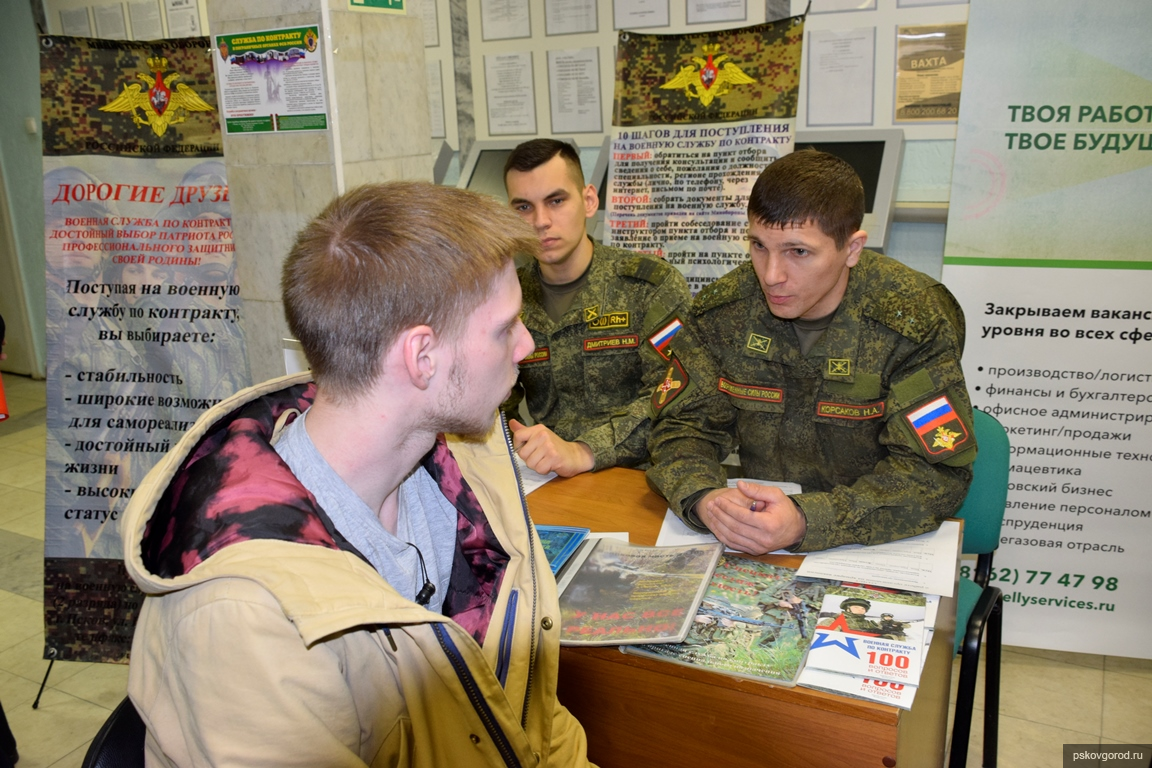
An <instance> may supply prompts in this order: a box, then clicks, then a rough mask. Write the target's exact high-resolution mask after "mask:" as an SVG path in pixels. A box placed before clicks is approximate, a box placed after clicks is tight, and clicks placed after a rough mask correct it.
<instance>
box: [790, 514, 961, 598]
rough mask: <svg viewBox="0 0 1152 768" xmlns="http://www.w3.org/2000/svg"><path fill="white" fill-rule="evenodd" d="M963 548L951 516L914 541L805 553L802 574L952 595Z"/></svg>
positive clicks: (912, 539)
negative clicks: (958, 556)
mask: <svg viewBox="0 0 1152 768" xmlns="http://www.w3.org/2000/svg"><path fill="white" fill-rule="evenodd" d="M959 549H960V524H959V523H958V522H956V521H955V520H945V521H944V523H943V524H942V525H941V526H940V528H939V530H936V531H933V532H931V533H924V534H921V535H919V536H913V537H912V538H910V539H901V540H900V541H893V542H889V543H888V544H877V545H875V546H871V547H864V546H860V545H858V544H852V545H848V546H844V547H837V548H836V549H830V550H827V551H826V552H812V553H810V554H808V555H807V556H805V558H804V563H803V565H801V566H800V575H801V576H811V577H813V578H819V579H836V580H837V581H857V582H863V583H865V584H875V585H876V586H879V587H889V588H892V589H906V590H910V591H912V592H924V593H927V594H930V595H943V596H945V597H951V596H952V592H953V588H954V586H955V578H956V553H957V552H958V551H959Z"/></svg>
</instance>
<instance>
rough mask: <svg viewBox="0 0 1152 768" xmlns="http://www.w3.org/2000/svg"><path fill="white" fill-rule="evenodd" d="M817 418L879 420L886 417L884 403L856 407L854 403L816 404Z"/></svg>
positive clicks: (881, 401)
mask: <svg viewBox="0 0 1152 768" xmlns="http://www.w3.org/2000/svg"><path fill="white" fill-rule="evenodd" d="M816 415H817V416H829V417H831V418H833V419H852V420H854V421H861V420H863V419H878V418H880V417H881V416H883V415H884V401H883V400H880V401H879V402H876V403H867V404H864V405H856V404H853V403H824V402H820V403H817V404H816Z"/></svg>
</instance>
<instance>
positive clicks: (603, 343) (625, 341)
mask: <svg viewBox="0 0 1152 768" xmlns="http://www.w3.org/2000/svg"><path fill="white" fill-rule="evenodd" d="M638 346H640V337H639V336H636V335H635V334H633V335H631V336H601V337H599V338H596V339H584V351H585V352H601V351H603V350H606V349H634V348H636V347H638Z"/></svg>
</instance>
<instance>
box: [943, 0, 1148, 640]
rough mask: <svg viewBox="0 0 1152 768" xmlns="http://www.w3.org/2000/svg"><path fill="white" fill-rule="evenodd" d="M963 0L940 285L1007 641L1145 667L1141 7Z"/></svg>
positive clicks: (1139, 3)
mask: <svg viewBox="0 0 1152 768" xmlns="http://www.w3.org/2000/svg"><path fill="white" fill-rule="evenodd" d="M1036 10H1037V7H1036V3H1034V2H1028V1H1027V0H972V2H971V6H970V10H969V16H968V40H967V63H966V65H965V70H964V89H963V92H964V98H963V99H962V100H961V103H960V121H959V125H958V131H957V141H956V155H955V158H956V159H955V169H954V171H953V179H952V197H951V203H950V210H949V216H948V232H947V241H946V244H945V258H944V282H945V283H946V284H947V285H948V287H949V288H951V289H952V291H953V293H955V294H956V296H957V298H958V299H959V300H960V302H961V304H962V305H963V307H964V311H965V313H966V315H967V319H968V345H967V349H966V354H965V357H964V370H965V374H966V376H967V380H968V387H969V390H970V391H971V394H972V402H973V404H974V405H976V406H977V407H979V408H981V409H983V410H986V411H988V412H989V413H992V414H993V415H995V416H996V417H997V418H999V419H1000V421H1001V422H1002V423H1003V424H1004V425H1005V426H1006V427H1007V429H1008V433H1009V435H1008V436H1009V439H1010V440H1011V444H1012V463H1011V476H1010V480H1009V493H1008V509H1007V511H1006V514H1005V518H1004V526H1003V529H1002V531H1001V545H1000V549H999V551H998V552H997V553H996V560H995V566H996V567H995V570H994V572H993V579H994V581H993V584H994V585H995V586H998V587H1000V588H1001V589H1002V590H1003V591H1004V596H1005V597H1004V600H1005V606H1004V627H1005V629H1004V642H1006V643H1009V644H1012V645H1022V646H1029V647H1034V648H1047V649H1053V650H1061V651H1077V652H1085V653H1099V654H1107V655H1115V656H1136V657H1142V658H1152V650H1150V648H1149V646H1148V644H1147V643H1145V642H1144V637H1145V635H1146V634H1147V629H1148V627H1150V626H1152V603H1150V602H1149V600H1148V597H1147V593H1146V585H1147V584H1148V583H1149V581H1150V580H1152V502H1150V501H1149V498H1148V484H1147V473H1148V471H1149V469H1150V468H1152V426H1150V425H1152V299H1150V298H1149V297H1150V296H1152V251H1150V250H1149V245H1148V244H1149V243H1150V242H1152V216H1149V215H1148V199H1149V192H1150V191H1152V168H1150V166H1152V57H1150V56H1149V55H1148V39H1147V30H1148V29H1150V28H1152V4H1149V3H1148V2H1147V1H1146V0H1117V1H1116V2H1113V3H1103V4H1100V3H1095V4H1089V5H1086V4H1085V3H1083V2H1080V1H1079V0H1053V2H1050V3H1046V4H1045V5H1044V12H1043V13H1037V12H1036Z"/></svg>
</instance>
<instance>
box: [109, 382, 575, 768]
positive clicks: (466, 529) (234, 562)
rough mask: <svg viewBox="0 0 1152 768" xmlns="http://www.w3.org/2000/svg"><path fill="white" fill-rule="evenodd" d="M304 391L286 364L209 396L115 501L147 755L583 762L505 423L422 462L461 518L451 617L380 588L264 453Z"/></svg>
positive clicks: (187, 762) (135, 697) (206, 759)
mask: <svg viewBox="0 0 1152 768" xmlns="http://www.w3.org/2000/svg"><path fill="white" fill-rule="evenodd" d="M313 392H314V387H312V386H311V385H310V384H309V383H308V379H307V377H306V376H295V377H285V378H283V379H277V380H274V381H270V382H266V383H264V384H262V385H258V386H256V387H253V388H251V389H248V390H245V391H244V392H241V393H239V394H237V395H236V396H234V397H232V398H229V399H228V400H226V401H224V402H222V403H220V404H219V405H218V406H216V407H215V408H213V409H212V410H210V411H209V412H207V413H206V414H204V416H203V417H202V418H201V419H200V420H199V421H198V422H197V423H196V425H195V426H194V427H193V429H192V430H191V431H190V432H189V433H188V434H187V435H186V436H185V437H184V438H183V439H182V440H181V441H180V442H179V443H178V444H177V445H176V447H175V448H174V449H173V450H172V451H171V452H170V453H169V454H167V455H166V456H165V457H164V458H163V459H162V460H161V461H160V463H159V464H157V466H156V467H155V468H154V469H153V470H152V472H150V473H149V475H148V477H147V478H145V480H144V482H143V483H142V484H141V486H140V487H139V489H138V490H137V492H136V494H135V495H134V497H133V499H132V502H131V504H130V505H129V507H128V509H127V511H126V520H125V522H124V525H123V527H122V530H123V532H124V540H125V548H124V551H125V553H126V555H125V559H126V563H127V567H128V571H129V573H130V574H131V576H132V578H133V579H135V580H136V583H137V584H138V585H139V586H140V588H141V589H142V590H143V591H144V592H145V594H146V595H147V598H146V599H145V601H144V607H143V609H142V611H141V615H140V619H139V622H138V624H137V627H136V635H135V638H134V641H133V646H132V657H131V668H130V673H129V685H128V690H129V694H130V696H131V698H132V701H133V703H134V704H135V705H136V708H137V709H138V710H139V712H140V714H141V716H142V717H143V718H144V721H145V723H146V724H147V726H148V737H147V757H148V764H149V765H178V766H207V765H213V766H246V767H251V766H309V767H310V768H315V767H318V766H332V767H335V766H363V765H370V766H420V767H425V766H426V767H427V768H454V767H455V766H584V765H587V764H588V763H587V757H586V743H585V737H584V731H583V729H582V728H581V727H580V725H579V723H577V722H576V720H575V719H574V718H573V717H572V716H571V715H570V714H569V713H568V711H567V710H566V709H565V708H564V707H563V706H561V705H560V704H559V702H558V701H557V699H556V675H557V662H558V654H559V647H558V634H559V610H558V607H557V602H556V585H555V582H554V580H553V578H552V575H551V572H550V570H549V568H548V563H547V561H546V559H545V557H544V553H543V550H542V549H541V546H540V543H539V541H538V540H537V538H536V536H535V532H534V529H533V528H532V525H531V522H530V520H529V518H528V514H527V508H526V506H525V504H524V499H523V495H522V493H521V491H520V486H519V482H518V478H517V475H516V470H515V468H514V465H513V462H512V461H511V457H510V446H509V440H508V437H507V433H506V427H504V426H503V424H501V423H499V422H497V425H496V426H495V428H494V429H493V430H492V431H491V432H490V434H489V436H488V437H487V439H486V440H485V441H484V442H464V441H461V440H456V439H451V438H449V439H448V440H447V442H446V444H444V443H442V444H438V446H437V448H436V449H434V451H433V453H434V454H436V456H433V454H429V459H426V463H425V466H430V465H429V464H428V463H427V462H429V461H431V462H432V463H433V464H435V465H436V466H435V467H430V471H434V472H436V473H438V474H434V477H437V480H438V482H440V484H441V489H442V491H444V492H445V495H446V497H447V498H448V499H449V501H452V502H453V503H455V504H456V506H457V509H458V512H459V514H460V517H459V524H458V535H457V542H458V551H457V559H456V562H455V563H454V564H453V571H452V580H451V582H452V583H451V585H450V590H449V591H450V593H453V592H455V593H456V594H455V597H453V596H452V595H450V596H449V598H448V599H446V601H445V608H444V610H445V613H446V614H452V611H453V610H456V611H457V613H455V614H453V615H456V617H457V619H459V620H460V622H462V623H464V624H466V625H468V626H469V627H470V629H465V628H464V627H463V626H461V624H460V623H457V621H454V620H453V619H451V618H448V617H447V616H446V615H441V614H438V613H433V612H430V611H428V610H427V609H425V608H423V607H421V606H419V605H417V604H415V603H413V602H410V601H408V600H406V599H404V598H402V597H401V596H400V595H399V594H398V593H397V592H396V591H395V590H393V589H392V588H391V587H390V586H389V585H388V584H387V583H386V582H385V581H384V580H383V579H382V578H381V577H380V575H379V574H378V573H377V572H376V571H375V570H374V569H373V568H372V567H371V566H370V565H368V564H367V563H366V562H365V561H364V560H363V559H362V558H361V557H360V556H359V555H358V554H357V553H356V552H355V550H354V549H353V548H352V547H350V546H349V545H347V542H344V541H343V539H342V537H340V536H339V534H338V533H336V532H335V531H334V529H333V528H332V526H331V522H330V521H328V520H327V516H326V515H324V514H323V513H322V512H319V511H318V507H317V506H316V502H315V500H314V499H313V498H312V497H311V495H310V494H308V493H307V492H306V491H304V489H303V487H302V486H299V483H298V481H296V480H295V477H294V476H292V474H291V472H290V471H289V470H288V469H287V467H286V466H285V465H283V463H282V462H280V461H279V458H278V457H277V456H276V455H275V451H274V450H273V449H272V448H271V445H270V444H269V439H270V438H271V435H272V434H273V432H274V431H275V430H277V429H279V428H282V427H283V425H284V424H285V423H287V420H290V417H291V416H293V415H294V414H295V413H297V412H298V411H300V410H302V409H303V408H306V407H307V406H308V405H309V404H310V402H311V397H312V395H313ZM453 457H454V459H455V461H454V462H453V461H452V458H453ZM455 466H458V471H457V470H456V469H454V467H455ZM461 477H462V478H463V482H461V481H460V478H461ZM294 483H295V485H293V484H294ZM469 491H470V494H469ZM476 502H478V505H479V507H478V508H479V509H480V510H482V512H480V513H479V514H477V512H476V508H475V503H476ZM470 505H471V506H470ZM469 509H470V510H471V511H470V512H469ZM469 514H471V519H469V518H468V515H469ZM485 521H486V522H485ZM485 594H487V597H486V598H485V599H477V596H478V595H479V596H480V597H483V596H484V595H485ZM483 614H487V622H486V623H485V622H484V621H483V618H480V619H477V616H481V615H483ZM478 638H479V639H480V640H482V642H478Z"/></svg>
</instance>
